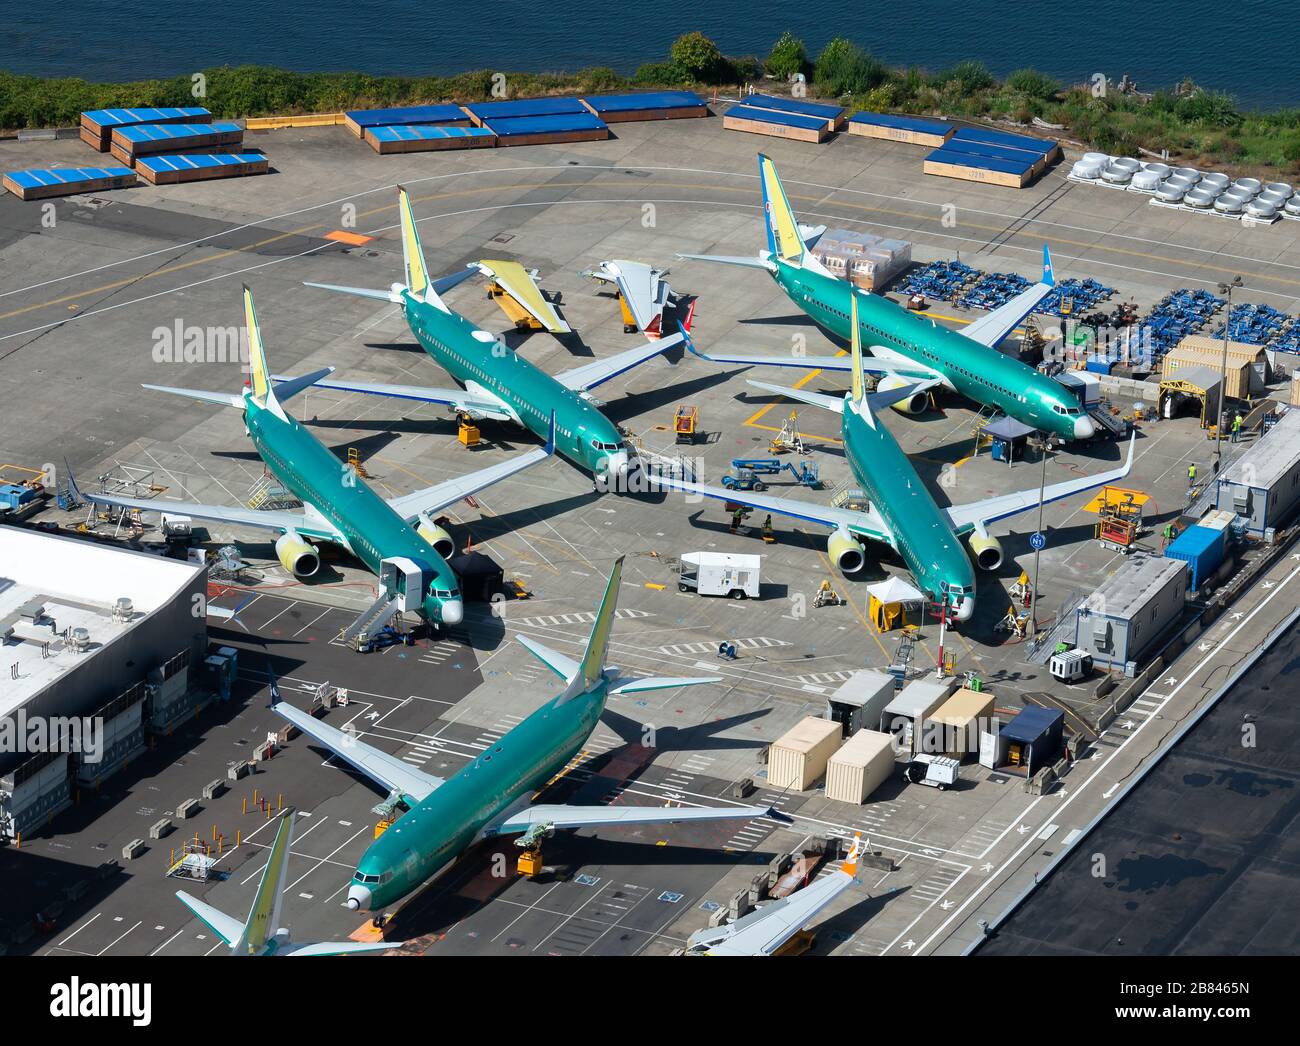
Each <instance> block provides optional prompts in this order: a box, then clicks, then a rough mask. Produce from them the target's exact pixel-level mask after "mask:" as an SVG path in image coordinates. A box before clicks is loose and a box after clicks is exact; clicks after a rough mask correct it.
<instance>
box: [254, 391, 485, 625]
mask: <svg viewBox="0 0 1300 1046" xmlns="http://www.w3.org/2000/svg"><path fill="white" fill-rule="evenodd" d="M287 413H288V412H287V411H286V414H287ZM244 425H245V427H246V428H247V430H248V436H249V439H251V440H252V441H253V446H254V447H256V448H257V453H258V454H259V455H260V456H261V458H262V460H263V461H264V462H265V463H266V467H267V468H269V469H270V470H271V472H272V473H274V474H275V477H276V479H278V480H279V481H280V482H281V483H282V484H283V485H284V486H285V487H286V488H287V489H289V490H291V491H292V492H293V493H294V494H295V495H296V496H297V497H298V499H299V500H300V501H302V502H303V504H304V505H310V506H311V507H312V509H314V510H315V511H316V512H318V513H319V514H320V515H321V516H322V517H324V518H325V519H326V520H327V521H328V522H330V523H332V524H333V525H334V526H335V527H337V528H338V529H339V531H340V533H342V534H343V536H344V537H345V538H346V539H347V548H348V551H350V552H351V553H352V554H353V555H354V556H356V557H357V559H359V560H360V561H361V562H362V563H364V564H365V566H366V568H367V569H368V570H370V571H371V572H372V573H374V574H375V575H376V576H379V575H380V573H381V570H382V564H383V561H384V560H385V559H395V558H406V559H410V560H412V561H413V562H415V563H416V564H417V565H418V566H419V567H420V569H421V572H422V576H423V579H424V588H425V591H423V592H422V593H421V596H420V607H421V609H420V613H421V614H422V615H423V616H424V617H425V618H426V619H427V620H429V621H431V622H433V623H435V624H444V623H445V624H455V623H457V622H459V621H460V620H461V619H462V617H463V603H462V599H461V593H460V583H459V582H458V581H457V579H456V575H455V573H454V572H453V571H452V569H451V567H450V566H449V565H448V564H447V561H446V560H445V559H443V558H442V556H440V555H439V554H438V553H437V551H435V549H434V548H433V546H432V545H431V544H430V543H429V542H428V541H426V540H425V539H424V538H423V537H421V536H420V534H419V532H417V531H416V530H415V528H414V527H412V526H410V525H409V524H408V523H407V522H406V520H404V519H402V517H401V516H399V515H398V514H397V513H396V512H394V511H393V510H392V509H391V508H390V507H389V506H388V503H387V502H386V501H384V499H383V498H381V497H380V496H379V495H378V494H376V493H375V492H374V491H373V490H371V489H370V487H369V486H367V485H366V483H365V482H363V481H362V480H361V479H360V477H358V476H357V474H356V472H355V470H353V469H351V468H349V467H348V466H347V465H345V464H344V463H343V462H342V461H340V460H339V459H338V458H337V457H335V456H334V454H332V453H331V452H330V451H329V450H328V449H327V448H326V447H324V446H323V445H322V444H321V443H320V442H319V441H318V440H317V439H316V438H315V437H314V436H312V435H311V433H310V432H308V431H307V430H306V428H304V427H303V426H302V425H301V424H300V423H299V422H298V421H297V420H296V419H295V418H293V416H292V415H288V417H287V420H286V419H282V418H280V417H279V416H277V415H276V414H275V413H274V412H273V411H271V410H268V409H266V408H264V407H259V406H258V405H257V404H256V403H254V402H252V400H251V399H248V400H246V407H245V412H244Z"/></svg>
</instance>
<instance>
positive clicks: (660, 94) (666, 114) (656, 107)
mask: <svg viewBox="0 0 1300 1046" xmlns="http://www.w3.org/2000/svg"><path fill="white" fill-rule="evenodd" d="M582 102H583V104H584V105H586V107H587V108H588V109H590V110H591V111H592V112H593V113H595V114H596V115H597V116H599V117H600V118H601V119H602V120H604V121H605V122H606V123H631V122H632V121H634V120H681V119H690V118H691V117H697V116H708V115H709V107H708V106H707V105H705V104H704V99H703V98H701V97H700V96H699V95H698V94H696V93H695V92H694V91H638V92H636V93H634V94H589V95H587V96H586V97H584V98H583V99H582Z"/></svg>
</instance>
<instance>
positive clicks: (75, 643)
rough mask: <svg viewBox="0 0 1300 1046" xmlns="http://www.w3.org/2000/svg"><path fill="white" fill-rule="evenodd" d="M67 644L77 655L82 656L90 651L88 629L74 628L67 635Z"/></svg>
mask: <svg viewBox="0 0 1300 1046" xmlns="http://www.w3.org/2000/svg"><path fill="white" fill-rule="evenodd" d="M68 644H69V645H70V646H71V647H72V649H73V650H75V651H76V652H77V653H78V654H84V653H85V652H86V651H87V650H89V649H90V629H88V628H74V629H73V630H72V631H71V632H70V633H68Z"/></svg>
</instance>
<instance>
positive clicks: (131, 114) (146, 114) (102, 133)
mask: <svg viewBox="0 0 1300 1046" xmlns="http://www.w3.org/2000/svg"><path fill="white" fill-rule="evenodd" d="M211 121H212V114H211V113H210V112H208V110H207V109H204V108H203V107H202V106H201V105H195V106H186V107H183V108H166V109H92V110H90V111H89V112H84V113H82V114H81V140H82V141H83V142H85V143H86V144H87V145H89V146H90V147H91V148H92V149H98V150H99V151H100V152H101V153H106V152H108V150H109V146H110V145H111V144H112V137H113V131H114V130H116V129H117V128H118V127H130V126H131V125H133V124H142V123H211Z"/></svg>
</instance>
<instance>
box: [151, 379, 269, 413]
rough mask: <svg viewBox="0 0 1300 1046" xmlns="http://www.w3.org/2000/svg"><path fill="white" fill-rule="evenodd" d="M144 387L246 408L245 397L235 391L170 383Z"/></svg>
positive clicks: (188, 397)
mask: <svg viewBox="0 0 1300 1046" xmlns="http://www.w3.org/2000/svg"><path fill="white" fill-rule="evenodd" d="M140 387H141V388H142V389H149V390H151V391H153V392H166V393H168V394H170V395H172V396H184V397H185V398H186V399H191V400H202V401H203V402H204V403H216V404H217V405H219V406H222V407H234V408H235V409H236V410H243V409H244V397H243V396H241V395H237V394H235V393H233V392H205V391H203V390H202V389H177V388H173V387H172V386H170V385H141V386H140Z"/></svg>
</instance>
